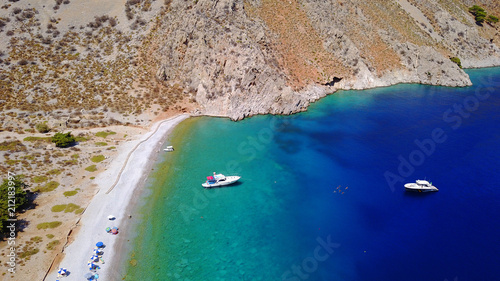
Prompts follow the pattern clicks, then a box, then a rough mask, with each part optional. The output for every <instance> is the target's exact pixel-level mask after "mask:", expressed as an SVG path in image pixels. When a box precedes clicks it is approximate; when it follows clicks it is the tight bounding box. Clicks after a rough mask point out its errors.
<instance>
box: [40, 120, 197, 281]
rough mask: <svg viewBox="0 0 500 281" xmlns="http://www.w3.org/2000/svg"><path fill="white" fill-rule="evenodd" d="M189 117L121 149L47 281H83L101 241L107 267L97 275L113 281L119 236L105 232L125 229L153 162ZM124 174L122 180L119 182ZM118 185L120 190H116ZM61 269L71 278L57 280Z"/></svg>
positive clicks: (159, 127) (162, 126)
mask: <svg viewBox="0 0 500 281" xmlns="http://www.w3.org/2000/svg"><path fill="white" fill-rule="evenodd" d="M188 117H189V115H188V114H182V115H178V116H175V117H172V118H170V119H167V120H163V121H160V122H158V123H156V124H155V125H153V126H152V127H151V128H152V129H151V131H150V132H148V133H146V134H145V135H144V136H143V137H142V138H141V139H138V140H136V141H131V142H127V143H125V144H123V145H122V146H120V147H119V153H118V155H117V156H116V158H115V159H114V160H113V161H112V162H111V163H110V165H109V168H108V169H107V170H106V171H104V172H102V173H101V174H99V175H98V176H97V177H96V179H95V182H96V183H97V184H98V185H99V192H98V193H97V194H96V195H95V196H94V198H93V199H92V200H91V202H90V204H89V205H88V207H87V208H86V210H85V212H84V214H83V215H82V217H81V219H80V221H79V223H78V227H79V230H78V232H77V234H76V236H75V237H74V238H73V239H74V240H73V242H72V243H71V244H69V245H68V246H67V247H65V248H64V250H63V253H64V257H63V258H62V261H61V262H60V263H58V262H55V263H54V265H53V266H52V269H51V272H50V273H49V274H48V275H47V276H46V277H45V278H44V280H67V281H70V280H82V279H83V276H84V275H85V274H86V273H88V272H89V269H88V267H87V262H88V261H89V258H90V256H92V254H93V249H94V247H95V244H96V243H97V242H99V241H102V242H103V243H104V244H105V246H106V247H105V248H104V249H103V251H104V255H103V260H104V261H105V262H106V264H101V263H97V264H98V265H99V266H100V267H101V269H99V270H97V273H98V274H99V279H100V280H112V278H111V277H112V276H113V274H112V272H110V271H112V269H111V264H112V262H111V261H112V260H113V259H117V258H118V257H116V256H115V253H116V252H117V251H116V248H115V247H116V241H117V239H118V236H116V235H112V234H109V233H106V231H105V229H106V228H107V227H113V226H117V227H119V228H122V227H123V226H124V225H125V224H126V223H127V220H129V217H128V216H129V214H128V213H127V210H128V209H129V203H130V201H131V199H132V196H133V195H134V192H135V191H136V190H137V189H138V187H140V186H141V185H143V184H144V182H145V180H146V177H147V175H148V174H149V171H150V170H151V165H152V164H153V162H154V161H151V159H154V156H153V155H154V154H155V153H158V151H159V149H160V147H161V146H162V145H163V141H164V140H165V139H166V137H167V136H168V134H169V133H170V132H171V131H172V129H173V128H174V127H175V126H176V125H177V124H179V123H180V122H181V121H183V120H185V119H186V118H188ZM131 151H133V152H132V153H131ZM127 160H128V161H127ZM125 162H126V163H125ZM120 172H121V176H120V177H119V179H118V176H119V174H120ZM117 180H118V181H117ZM115 182H116V186H114V187H113V185H114V184H115ZM111 188H112V189H111ZM109 215H113V216H115V217H116V219H115V220H114V221H110V220H108V218H107V217H108V216H109ZM60 267H64V268H66V269H67V270H68V271H69V272H70V274H69V275H68V276H67V277H63V278H57V270H58V269H59V268H60Z"/></svg>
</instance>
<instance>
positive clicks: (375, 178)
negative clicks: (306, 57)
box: [120, 68, 500, 281]
mask: <svg viewBox="0 0 500 281" xmlns="http://www.w3.org/2000/svg"><path fill="white" fill-rule="evenodd" d="M467 72H468V73H469V75H470V76H471V79H472V81H473V83H474V85H473V86H471V87H466V88H447V87H436V86H424V85H396V86H392V87H387V88H378V89H372V90H364V91H339V92H337V93H335V94H333V95H330V96H328V97H326V98H324V99H322V100H320V101H319V102H316V103H315V104H313V105H312V106H311V107H310V108H309V110H308V111H307V112H304V113H300V114H295V115H292V116H270V115H265V116H256V117H252V118H248V119H245V120H243V121H240V122H232V121H230V120H228V119H224V118H209V117H198V118H190V119H188V120H186V121H184V122H183V123H181V124H180V125H179V126H178V127H176V128H175V130H174V132H173V133H172V135H171V137H170V139H169V140H168V141H167V142H166V145H173V146H174V148H175V151H174V152H169V153H163V152H162V153H163V154H162V155H161V157H160V159H159V161H158V163H157V164H156V166H155V168H154V170H153V171H152V173H151V176H150V179H149V181H148V184H147V186H146V188H145V189H144V192H143V194H142V195H141V198H140V200H139V201H140V203H139V204H138V205H137V207H136V211H135V213H134V218H135V221H136V222H135V223H134V224H133V225H132V226H131V227H129V229H130V230H132V231H129V232H130V233H128V234H126V233H123V232H122V233H121V234H120V235H127V239H128V240H129V242H126V244H125V245H124V247H125V248H126V249H127V251H126V255H124V256H123V260H122V262H121V268H122V269H123V270H122V272H121V274H120V275H121V276H122V277H124V280H440V281H443V280H457V281H463V280H498V278H499V276H500V267H499V266H498V265H499V264H500V243H499V242H500V240H499V237H500V236H499V233H500V224H499V222H498V214H499V210H500V209H499V206H500V190H499V186H500V171H499V167H500V114H499V110H498V109H499V108H500V107H499V106H500V69H499V68H490V69H481V70H468V71H467ZM213 172H217V173H223V174H226V175H238V176H241V180H240V181H239V182H238V183H237V184H234V185H231V186H228V187H224V188H215V189H204V188H202V187H201V183H202V182H204V181H205V179H206V176H209V175H211V174H212V173H213ZM417 179H427V180H429V181H431V182H432V183H433V184H434V185H435V186H437V187H438V188H439V191H438V192H434V193H410V192H406V191H405V190H404V187H403V185H404V183H407V182H414V181H415V180H417ZM132 232H133V233H132Z"/></svg>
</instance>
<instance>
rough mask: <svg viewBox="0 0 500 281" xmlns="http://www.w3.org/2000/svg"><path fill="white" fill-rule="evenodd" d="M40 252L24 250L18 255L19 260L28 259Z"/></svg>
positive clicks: (36, 249)
mask: <svg viewBox="0 0 500 281" xmlns="http://www.w3.org/2000/svg"><path fill="white" fill-rule="evenodd" d="M39 251H40V250H39V249H38V248H35V249H25V250H24V251H22V252H21V253H20V254H19V258H20V259H29V257H30V256H32V255H35V254H37V253H38V252H39Z"/></svg>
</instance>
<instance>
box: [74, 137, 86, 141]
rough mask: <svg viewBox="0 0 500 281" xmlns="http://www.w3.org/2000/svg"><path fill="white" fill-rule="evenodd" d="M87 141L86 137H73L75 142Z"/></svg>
mask: <svg viewBox="0 0 500 281" xmlns="http://www.w3.org/2000/svg"><path fill="white" fill-rule="evenodd" d="M88 140H89V139H88V138H86V137H75V141H77V142H82V141H88Z"/></svg>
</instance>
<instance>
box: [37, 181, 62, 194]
mask: <svg viewBox="0 0 500 281" xmlns="http://www.w3.org/2000/svg"><path fill="white" fill-rule="evenodd" d="M58 186H59V183H58V182H56V181H49V182H48V183H46V184H45V185H44V186H43V187H38V188H36V189H35V190H34V191H35V192H50V191H53V190H55V189H56V188H57V187H58Z"/></svg>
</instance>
